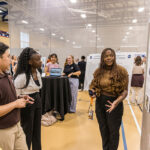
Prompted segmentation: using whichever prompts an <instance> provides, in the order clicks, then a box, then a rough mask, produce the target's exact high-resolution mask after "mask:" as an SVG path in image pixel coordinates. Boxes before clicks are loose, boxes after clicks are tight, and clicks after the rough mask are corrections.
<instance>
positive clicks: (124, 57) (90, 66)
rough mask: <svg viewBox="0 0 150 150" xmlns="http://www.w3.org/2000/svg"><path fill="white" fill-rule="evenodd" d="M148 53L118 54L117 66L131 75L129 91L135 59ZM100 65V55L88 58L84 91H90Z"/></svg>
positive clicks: (92, 55)
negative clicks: (94, 75)
mask: <svg viewBox="0 0 150 150" xmlns="http://www.w3.org/2000/svg"><path fill="white" fill-rule="evenodd" d="M145 55H146V53H143V52H139V53H135V52H118V53H116V61H117V64H119V65H121V66H123V67H125V68H126V69H127V71H128V74H129V89H130V85H131V77H132V68H133V64H134V58H135V57H136V56H141V57H143V56H145ZM99 63H100V54H91V55H89V56H88V57H87V66H86V74H85V82H84V90H88V89H89V85H90V83H91V81H92V79H93V73H94V71H95V70H96V69H97V68H98V66H99Z"/></svg>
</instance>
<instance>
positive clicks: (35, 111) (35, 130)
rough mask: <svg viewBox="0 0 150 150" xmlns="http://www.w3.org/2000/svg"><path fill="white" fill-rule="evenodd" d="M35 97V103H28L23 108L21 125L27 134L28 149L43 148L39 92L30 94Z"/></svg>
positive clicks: (36, 149)
mask: <svg viewBox="0 0 150 150" xmlns="http://www.w3.org/2000/svg"><path fill="white" fill-rule="evenodd" d="M29 96H30V97H32V98H34V100H35V102H34V104H32V105H31V104H28V105H27V106H26V107H25V108H23V109H21V126H22V127H23V130H24V133H25V135H26V142H27V146H28V149H29V150H30V148H31V143H32V150H41V149H42V148H41V115H42V105H41V99H40V96H39V93H34V94H31V95H29Z"/></svg>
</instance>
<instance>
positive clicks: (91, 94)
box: [89, 89, 96, 98]
mask: <svg viewBox="0 0 150 150" xmlns="http://www.w3.org/2000/svg"><path fill="white" fill-rule="evenodd" d="M89 95H90V97H93V98H95V97H96V94H95V90H94V89H90V90H89Z"/></svg>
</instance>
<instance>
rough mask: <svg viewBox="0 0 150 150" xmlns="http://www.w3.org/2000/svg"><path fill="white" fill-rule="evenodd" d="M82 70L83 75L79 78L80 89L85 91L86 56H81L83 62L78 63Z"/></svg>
mask: <svg viewBox="0 0 150 150" xmlns="http://www.w3.org/2000/svg"><path fill="white" fill-rule="evenodd" d="M78 66H79V68H80V71H81V74H80V76H79V89H81V90H82V91H83V88H84V78H85V69H86V62H85V56H81V61H80V62H79V63H78Z"/></svg>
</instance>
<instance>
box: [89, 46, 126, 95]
mask: <svg viewBox="0 0 150 150" xmlns="http://www.w3.org/2000/svg"><path fill="white" fill-rule="evenodd" d="M108 50H110V51H111V52H112V53H113V55H114V62H113V64H112V66H111V68H109V70H110V72H111V76H110V80H111V87H112V91H113V92H114V94H116V95H119V94H120V93H121V92H122V91H123V90H125V88H126V87H127V84H128V81H126V80H128V79H127V78H126V76H125V74H124V73H125V69H124V68H123V67H121V66H119V65H117V63H116V54H115V51H114V50H113V49H111V48H106V49H104V50H103V51H102V54H101V60H100V66H99V68H98V69H97V70H96V71H95V73H94V78H95V79H94V80H93V83H92V84H95V85H96V87H97V85H99V83H100V80H101V78H102V77H103V76H104V74H105V72H106V71H107V70H108V66H107V65H106V64H105V62H104V56H105V54H106V52H107V51H108ZM125 78H126V79H125ZM94 82H95V83H94ZM97 90H98V91H100V88H99V86H98V87H97Z"/></svg>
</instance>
